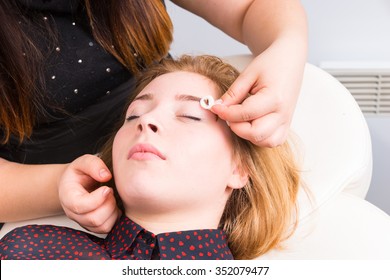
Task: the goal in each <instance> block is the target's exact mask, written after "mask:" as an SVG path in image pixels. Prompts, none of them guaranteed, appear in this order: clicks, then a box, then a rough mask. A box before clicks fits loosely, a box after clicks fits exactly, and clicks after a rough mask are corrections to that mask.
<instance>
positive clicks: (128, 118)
mask: <svg viewBox="0 0 390 280" xmlns="http://www.w3.org/2000/svg"><path fill="white" fill-rule="evenodd" d="M136 118H139V116H136V115H132V116H128V117H127V118H126V121H128V122H129V121H132V120H134V119H136Z"/></svg>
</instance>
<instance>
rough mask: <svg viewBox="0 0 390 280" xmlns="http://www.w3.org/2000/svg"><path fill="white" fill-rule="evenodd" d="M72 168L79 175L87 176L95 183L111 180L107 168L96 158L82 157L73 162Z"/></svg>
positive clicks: (91, 156)
mask: <svg viewBox="0 0 390 280" xmlns="http://www.w3.org/2000/svg"><path fill="white" fill-rule="evenodd" d="M74 168H75V169H76V170H77V172H78V173H79V174H81V175H82V174H88V176H90V177H91V178H93V179H94V180H96V181H97V182H107V181H108V180H110V179H111V173H110V171H109V170H108V168H107V166H106V165H105V163H104V162H103V160H102V159H100V158H99V157H97V156H94V155H84V156H82V157H80V158H78V159H77V161H75V162H74Z"/></svg>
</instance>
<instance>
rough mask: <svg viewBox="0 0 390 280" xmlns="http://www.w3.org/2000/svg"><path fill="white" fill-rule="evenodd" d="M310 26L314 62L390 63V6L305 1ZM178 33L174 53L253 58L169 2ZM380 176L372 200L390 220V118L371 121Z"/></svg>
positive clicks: (375, 0) (369, 0)
mask: <svg viewBox="0 0 390 280" xmlns="http://www.w3.org/2000/svg"><path fill="white" fill-rule="evenodd" d="M301 2H302V4H303V5H304V7H305V9H306V12H307V16H308V21H309V56H308V62H310V63H313V64H315V65H319V64H320V62H322V61H329V60H358V61H368V60H369V61H372V60H373V61H376V60H380V61H384V60H387V61H390V0H301ZM166 4H167V9H168V12H169V13H170V15H171V17H172V20H173V23H174V28H175V34H174V36H175V39H174V42H173V45H172V51H171V53H172V54H173V55H179V54H182V53H193V54H196V53H209V54H215V55H219V56H226V55H232V54H239V53H249V50H248V49H247V47H246V46H244V45H242V44H240V43H238V42H235V41H234V40H232V39H230V38H229V37H228V36H226V35H225V34H223V33H222V32H221V31H219V30H217V29H216V28H214V27H212V26H210V25H209V24H208V23H206V22H205V21H204V20H202V19H200V18H198V17H195V16H192V15H190V14H189V13H188V12H187V11H184V10H182V9H180V8H178V7H177V6H175V5H174V4H172V3H171V2H170V1H166ZM367 121H368V124H369V127H370V132H371V136H372V142H373V157H374V170H373V179H372V183H371V187H370V191H369V193H368V196H367V200H369V201H371V202H372V203H374V204H375V205H377V206H378V207H380V208H381V209H383V210H384V211H386V212H387V213H389V214H390V133H389V131H390V117H389V118H387V117H386V118H377V117H370V118H367Z"/></svg>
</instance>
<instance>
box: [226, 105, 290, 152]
mask: <svg viewBox="0 0 390 280" xmlns="http://www.w3.org/2000/svg"><path fill="white" fill-rule="evenodd" d="M281 126H283V127H284V124H283V123H282V121H281V120H280V119H279V115H278V114H276V113H271V114H268V115H265V116H263V117H262V118H260V119H256V120H254V121H252V122H239V123H230V128H231V130H232V131H233V132H234V133H235V134H237V135H238V136H239V137H241V138H244V139H247V140H249V141H251V142H252V143H253V144H255V145H258V146H268V145H266V143H267V142H266V139H268V138H269V137H271V136H272V134H273V133H275V132H276V131H277V130H278V129H279V128H280V127H281Z"/></svg>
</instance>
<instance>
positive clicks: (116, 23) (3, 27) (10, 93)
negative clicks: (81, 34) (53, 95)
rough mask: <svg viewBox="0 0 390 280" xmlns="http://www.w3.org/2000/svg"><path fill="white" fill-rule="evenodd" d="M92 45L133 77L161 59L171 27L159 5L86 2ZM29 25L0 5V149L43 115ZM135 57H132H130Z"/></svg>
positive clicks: (9, 2)
mask: <svg viewBox="0 0 390 280" xmlns="http://www.w3.org/2000/svg"><path fill="white" fill-rule="evenodd" d="M85 7H86V10H87V14H88V17H89V21H90V25H91V28H92V33H93V35H94V37H95V39H96V40H97V41H98V42H99V43H100V44H101V45H102V47H103V48H105V49H106V51H108V52H109V53H111V54H112V55H113V56H114V57H116V58H117V59H118V61H119V62H120V63H122V64H123V65H124V66H126V67H127V68H128V69H129V70H130V71H132V72H134V73H136V72H138V71H139V69H140V67H146V66H148V65H150V64H151V63H153V62H154V61H158V60H160V59H161V58H162V57H164V56H166V55H167V53H168V50H169V46H170V43H171V41H172V23H171V21H170V18H169V16H168V13H167V12H166V10H165V7H164V4H163V2H162V1H161V0H148V1H122V0H100V1H93V2H92V1H90V0H85ZM27 25H28V21H27V20H26V17H24V15H23V11H22V10H21V9H20V8H19V7H18V6H17V4H15V1H14V0H2V1H0V66H1V72H0V108H1V110H0V129H1V130H2V133H3V135H2V136H3V139H0V141H1V143H3V144H5V143H7V142H8V141H9V138H10V136H11V135H15V136H17V137H18V138H19V140H20V141H22V140H23V139H24V138H25V137H29V136H30V135H31V133H32V130H33V127H34V124H35V122H36V120H37V116H38V115H39V114H40V113H43V110H42V105H41V104H42V100H43V98H44V94H43V92H44V88H45V82H44V79H43V71H42V67H43V66H44V55H43V53H44V51H43V50H39V49H38V48H37V46H36V45H35V43H34V40H33V39H32V38H31V37H30V36H29V35H27V34H26V33H25V32H24V28H23V26H27ZM134 54H135V55H134Z"/></svg>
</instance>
